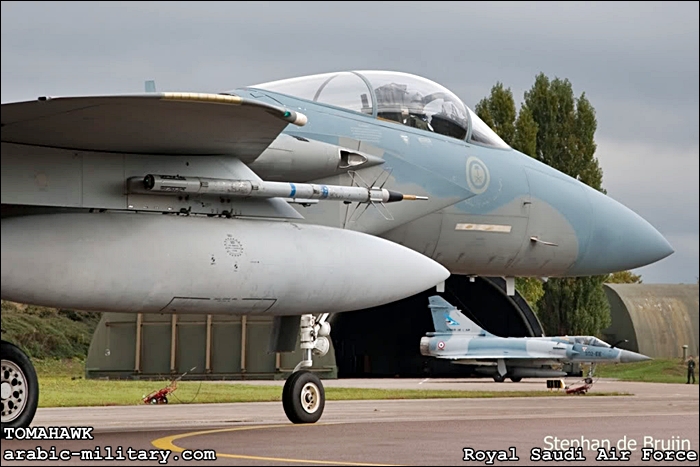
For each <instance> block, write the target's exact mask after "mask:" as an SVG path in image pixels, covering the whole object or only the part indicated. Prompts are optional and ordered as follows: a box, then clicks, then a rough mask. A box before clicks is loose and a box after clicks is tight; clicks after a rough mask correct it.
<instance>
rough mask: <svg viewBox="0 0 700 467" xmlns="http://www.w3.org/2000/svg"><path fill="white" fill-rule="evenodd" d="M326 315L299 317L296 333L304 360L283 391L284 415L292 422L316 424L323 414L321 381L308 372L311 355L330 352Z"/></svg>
mask: <svg viewBox="0 0 700 467" xmlns="http://www.w3.org/2000/svg"><path fill="white" fill-rule="evenodd" d="M327 319H328V313H324V314H322V315H320V316H319V317H318V318H316V317H314V316H313V315H302V316H301V323H300V331H299V334H300V336H301V350H302V352H303V360H302V361H301V362H299V364H298V365H297V366H296V367H295V368H294V371H293V372H292V374H291V375H290V376H289V378H287V381H286V382H285V384H284V389H283V390H282V406H283V407H284V413H285V414H286V415H287V418H288V419H289V421H291V422H292V423H316V422H317V421H318V420H319V419H320V418H321V415H322V414H323V409H324V408H325V405H326V394H325V391H324V389H323V384H322V383H321V379H320V378H319V377H318V376H316V375H315V374H313V373H312V372H311V371H309V370H306V369H304V368H310V367H311V366H312V365H313V356H314V355H316V356H319V357H322V356H324V355H326V354H327V353H328V350H329V349H330V340H329V336H330V333H331V325H330V323H329V322H328V321H326V320H327Z"/></svg>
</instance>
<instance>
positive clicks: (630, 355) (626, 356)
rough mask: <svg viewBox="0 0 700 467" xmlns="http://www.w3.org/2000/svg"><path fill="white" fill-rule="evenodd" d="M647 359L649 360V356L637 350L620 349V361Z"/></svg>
mask: <svg viewBox="0 0 700 467" xmlns="http://www.w3.org/2000/svg"><path fill="white" fill-rule="evenodd" d="M647 360H651V358H650V357H647V356H646V355H642V354H640V353H637V352H632V351H630V350H622V349H620V363H635V362H646V361H647Z"/></svg>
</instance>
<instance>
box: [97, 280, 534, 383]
mask: <svg viewBox="0 0 700 467" xmlns="http://www.w3.org/2000/svg"><path fill="white" fill-rule="evenodd" d="M435 293H436V292H435V289H431V290H428V291H425V292H423V293H420V294H417V295H414V296H412V297H409V298H406V299H404V300H400V301H398V302H394V303H391V304H388V305H385V306H382V307H377V308H373V309H367V310H360V311H355V312H346V313H338V314H335V315H331V317H330V319H329V321H330V322H331V325H332V331H331V338H332V345H331V349H330V351H329V352H328V354H327V355H326V356H325V357H322V358H315V359H314V366H313V368H312V370H314V371H318V372H319V376H321V377H323V378H335V377H363V376H365V377H366V376H385V377H386V376H402V377H424V376H449V375H456V374H462V375H464V372H465V370H467V369H466V368H463V367H457V366H456V365H450V364H449V362H444V361H440V360H437V359H432V358H429V357H424V356H422V355H420V351H419V342H420V338H421V337H422V336H423V335H424V334H425V333H426V332H427V331H433V330H434V328H433V322H432V318H431V315H430V311H429V309H428V297H429V296H431V295H434V294H435ZM440 295H442V296H443V297H444V298H445V299H446V300H448V301H450V302H451V303H452V304H454V305H455V306H458V307H460V308H461V309H462V310H463V312H464V313H465V314H466V315H467V316H469V317H470V318H471V319H473V320H474V321H475V322H477V323H478V324H480V325H481V326H482V327H484V328H486V329H489V330H492V332H495V333H497V334H501V335H508V336H539V335H542V334H543V333H542V327H541V325H540V323H539V321H538V320H537V318H536V317H535V315H534V313H533V312H532V310H531V309H530V307H529V306H528V305H527V303H526V302H525V300H524V299H523V298H522V297H521V296H520V295H519V294H517V295H516V296H515V297H508V296H507V295H506V293H505V281H504V280H503V279H500V278H481V277H480V278H474V279H473V280H470V279H468V278H467V277H464V276H454V277H451V278H449V279H448V280H447V281H446V284H445V292H444V293H441V294H440ZM272 325H273V319H272V318H271V317H266V316H235V315H205V314H201V315H198V314H188V315H183V314H177V315H170V314H167V315H166V314H163V315H155V314H128V313H105V314H104V315H103V316H102V319H101V321H100V324H99V325H98V327H97V330H96V331H95V334H94V335H93V339H92V343H91V345H90V350H89V353H88V359H87V362H86V373H87V375H86V376H87V377H88V378H91V377H92V378H95V377H110V378H139V377H143V378H152V377H161V376H170V375H176V374H182V373H184V372H185V371H189V370H190V369H191V368H193V367H196V368H195V369H194V370H193V371H192V372H191V373H189V375H191V377H192V378H202V377H205V378H212V379H275V378H285V377H286V376H287V375H288V374H289V373H290V372H291V371H292V369H293V368H294V367H295V366H296V364H297V363H298V362H299V360H300V359H301V351H300V350H299V343H298V339H297V350H296V351H295V352H292V353H281V354H275V353H270V352H268V347H269V341H270V334H271V330H272Z"/></svg>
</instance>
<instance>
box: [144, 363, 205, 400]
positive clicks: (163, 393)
mask: <svg viewBox="0 0 700 467" xmlns="http://www.w3.org/2000/svg"><path fill="white" fill-rule="evenodd" d="M195 368H197V367H196V366H195V367H192V368H191V369H190V370H189V371H186V372H184V373H183V374H181V375H180V376H178V377H177V378H175V379H174V380H172V381H171V382H170V384H169V385H167V386H165V387H164V388H163V389H158V390H157V391H153V392H152V393H150V394H149V395H147V396H143V403H144V404H167V403H168V395H169V394H172V393H173V392H175V390H176V389H177V382H178V381H180V380H181V379H182V377H183V376H185V375H186V374H187V373H189V372H190V371H192V370H194V369H195Z"/></svg>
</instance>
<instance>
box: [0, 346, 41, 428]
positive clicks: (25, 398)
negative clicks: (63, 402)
mask: <svg viewBox="0 0 700 467" xmlns="http://www.w3.org/2000/svg"><path fill="white" fill-rule="evenodd" d="M0 354H1V356H2V368H0V377H1V382H0V385H1V386H0V388H1V391H0V392H1V393H2V436H3V437H4V434H5V428H19V427H22V428H26V427H28V426H29V424H30V423H31V422H32V420H33V419H34V414H35V413H36V407H37V404H38V402H39V382H38V380H37V377H36V371H34V366H33V365H32V363H31V362H30V361H29V358H28V357H27V355H26V354H25V353H24V352H22V351H21V350H20V349H19V348H18V347H16V346H14V345H12V344H10V343H9V342H5V341H2V347H1V348H0Z"/></svg>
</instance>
